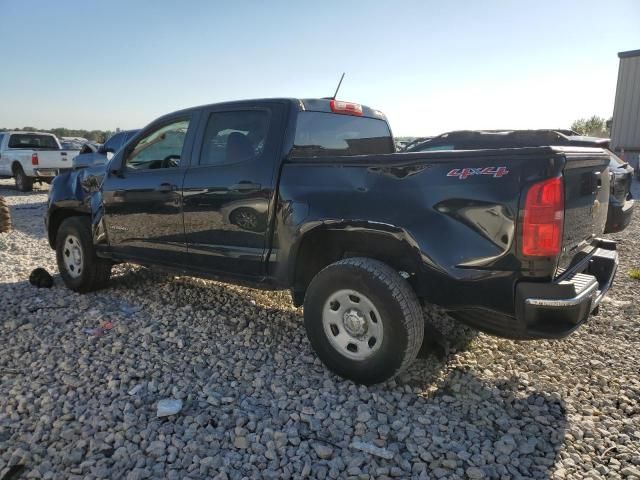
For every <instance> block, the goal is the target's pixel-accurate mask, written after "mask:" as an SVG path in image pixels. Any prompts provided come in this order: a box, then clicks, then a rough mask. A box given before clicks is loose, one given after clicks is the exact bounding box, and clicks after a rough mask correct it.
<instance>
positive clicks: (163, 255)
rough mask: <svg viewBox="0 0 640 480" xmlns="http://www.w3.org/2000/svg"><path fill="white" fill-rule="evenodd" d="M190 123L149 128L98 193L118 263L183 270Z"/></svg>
mask: <svg viewBox="0 0 640 480" xmlns="http://www.w3.org/2000/svg"><path fill="white" fill-rule="evenodd" d="M189 123H190V119H189V118H175V119H171V120H167V121H166V122H163V123H162V124H160V125H156V126H152V127H150V129H149V131H148V132H145V133H143V134H142V136H141V137H140V138H139V139H138V140H137V141H136V142H135V143H133V144H132V145H129V146H127V148H126V149H125V150H124V151H123V152H121V154H122V155H124V160H123V168H122V169H121V171H120V175H115V174H110V175H109V176H107V178H106V180H105V182H104V184H103V187H102V192H103V202H104V207H105V226H106V231H107V235H108V238H109V246H110V248H111V251H112V252H113V253H114V254H116V256H118V257H122V258H128V257H130V258H135V259H137V260H138V259H139V260H141V261H143V262H144V261H146V262H150V263H160V264H183V262H184V260H185V257H186V243H185V236H184V224H183V218H182V192H181V190H182V182H183V180H184V175H185V172H186V165H187V164H188V163H189V158H188V157H189V145H191V144H192V142H190V135H189V132H190V129H189Z"/></svg>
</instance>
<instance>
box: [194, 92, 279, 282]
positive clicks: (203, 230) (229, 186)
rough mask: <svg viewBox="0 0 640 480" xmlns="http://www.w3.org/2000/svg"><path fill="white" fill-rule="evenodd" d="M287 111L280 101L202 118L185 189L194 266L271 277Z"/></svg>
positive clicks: (215, 112) (207, 113) (232, 108)
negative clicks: (268, 260) (269, 254)
mask: <svg viewBox="0 0 640 480" xmlns="http://www.w3.org/2000/svg"><path fill="white" fill-rule="evenodd" d="M284 113H285V105H284V104H282V103H278V102H262V103H252V104H251V106H240V105H236V106H224V105H219V106H216V107H213V108H211V109H209V110H206V111H205V112H204V113H203V117H202V122H201V124H202V128H201V129H200V130H201V131H200V132H199V133H198V135H197V138H196V147H195V149H194V156H193V158H192V166H191V167H190V168H189V170H188V171H187V173H186V176H185V180H184V188H183V196H184V222H185V234H186V241H187V248H188V252H189V262H190V265H191V267H192V268H193V269H199V270H203V271H207V272H216V271H219V272H222V273H224V274H225V275H229V274H231V275H238V276H242V275H257V274H261V273H263V272H264V262H263V256H264V254H265V249H266V246H267V240H268V237H269V231H270V228H269V223H270V222H269V219H270V218H271V217H270V214H271V212H272V209H273V208H274V202H273V199H274V196H275V192H276V178H277V175H276V173H277V172H276V168H277V166H278V165H279V164H280V158H279V156H280V155H281V148H282V147H281V141H282V137H283V132H284Z"/></svg>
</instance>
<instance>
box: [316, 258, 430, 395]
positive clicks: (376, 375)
mask: <svg viewBox="0 0 640 480" xmlns="http://www.w3.org/2000/svg"><path fill="white" fill-rule="evenodd" d="M340 290H354V291H356V292H358V293H360V294H362V295H364V296H365V297H367V299H368V300H369V301H371V302H372V304H373V305H374V307H375V308H376V309H377V310H378V312H379V315H380V317H381V318H380V319H378V320H377V321H381V322H382V335H381V336H382V342H381V344H380V345H379V346H378V347H377V350H375V351H373V352H372V353H370V356H368V357H367V358H365V359H352V358H349V357H347V356H346V355H344V354H343V353H341V352H340V351H339V350H338V349H337V348H336V347H334V346H333V344H332V342H331V340H329V335H328V334H327V333H325V327H324V324H323V312H324V310H325V305H328V301H329V298H330V297H331V296H332V295H333V294H334V293H336V292H339V291H340ZM304 323H305V327H306V330H307V336H308V337H309V341H310V342H311V345H312V347H313V349H314V350H315V352H316V353H317V355H318V356H319V357H320V359H321V360H322V361H323V362H324V364H325V365H326V366H327V367H328V368H329V369H330V370H332V371H333V372H335V373H337V374H338V375H340V376H342V377H345V378H348V379H351V380H353V381H355V382H357V383H362V384H366V385H371V384H374V383H380V382H383V381H385V380H388V379H390V378H392V377H394V376H396V375H398V374H399V373H400V372H402V371H403V370H404V369H406V368H407V367H408V366H409V365H410V364H411V362H413V360H414V359H415V358H416V356H417V354H418V351H419V350H420V346H421V345H422V340H423V336H424V319H423V317H422V309H421V306H420V303H419V301H418V298H417V297H416V294H415V292H414V291H413V289H412V288H411V286H410V285H409V283H408V282H407V281H406V280H405V279H403V278H402V277H401V276H400V275H399V274H398V272H396V271H395V270H394V269H393V268H391V267H390V266H389V265H387V264H385V263H382V262H380V261H378V260H374V259H370V258H362V257H354V258H347V259H344V260H340V261H338V262H336V263H333V264H331V265H329V266H328V267H326V268H324V269H323V270H322V271H320V273H318V274H317V275H316V276H315V277H314V278H313V280H312V281H311V283H310V285H309V287H308V289H307V292H306V295H305V300H304ZM330 328H331V329H333V328H335V327H334V326H331V327H330ZM345 332H347V331H346V330H345ZM347 333H348V332H347ZM374 345H375V344H374Z"/></svg>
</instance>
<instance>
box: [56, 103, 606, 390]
mask: <svg viewBox="0 0 640 480" xmlns="http://www.w3.org/2000/svg"><path fill="white" fill-rule="evenodd" d="M394 150H395V148H394V144H393V138H392V135H391V131H390V129H389V126H388V123H387V121H386V119H385V117H384V115H383V114H382V113H381V112H379V111H377V110H373V109H371V108H368V107H365V106H362V105H359V104H354V103H347V102H342V101H338V100H330V99H313V100H298V99H271V100H251V101H239V102H230V103H223V104H215V105H208V106H202V107H196V108H191V109H188V110H182V111H179V112H176V113H172V114H170V115H166V116H164V117H162V118H159V119H158V120H156V121H154V122H153V123H151V124H150V125H149V126H147V127H146V128H144V129H143V130H141V131H140V132H139V133H138V134H137V135H136V136H135V137H134V138H133V139H131V140H130V141H129V142H128V143H127V145H125V146H124V148H122V149H121V150H120V151H118V152H117V153H116V155H115V156H114V157H113V158H112V159H111V161H110V162H109V163H108V164H107V165H104V166H99V167H89V168H86V169H82V170H78V171H75V172H71V173H68V174H64V175H60V176H58V177H57V178H56V179H55V180H54V182H53V185H52V188H51V189H50V193H49V195H50V196H49V208H48V211H47V215H46V225H47V230H48V236H49V243H50V245H51V247H52V248H54V249H55V250H56V252H57V259H58V266H59V269H60V273H61V275H62V278H63V280H64V282H65V283H66V285H67V286H68V287H69V288H71V289H73V290H75V291H78V292H88V291H91V290H95V289H97V288H100V287H103V286H105V285H106V283H107V281H108V279H109V275H110V272H111V266H112V265H113V264H114V263H118V262H132V263H137V264H141V265H146V266H153V267H157V268H162V269H166V270H169V271H175V272H180V273H183V274H189V275H195V276H201V277H207V278H212V279H218V280H223V281H227V282H233V283H239V284H246V285H251V286H257V287H259V288H264V289H290V290H291V294H292V298H293V302H294V303H295V304H296V305H304V322H305V327H306V330H307V334H308V337H309V340H310V342H311V344H312V346H313V348H314V349H315V351H316V352H317V354H318V355H319V357H320V358H321V359H322V360H323V361H324V363H325V364H326V365H327V366H328V367H329V368H330V369H332V370H333V371H334V372H337V373H338V374H340V375H342V376H344V377H347V378H350V379H353V380H355V381H357V382H361V383H365V384H371V383H376V382H381V381H384V380H385V379H388V378H390V377H392V376H394V375H396V374H397V373H399V372H400V371H402V370H403V369H404V368H405V367H407V366H408V365H409V363H410V362H411V361H412V360H413V359H414V358H415V357H416V355H417V353H418V351H419V349H420V347H421V345H422V342H423V336H424V318H423V309H422V304H423V303H432V304H437V305H440V306H442V307H444V308H446V309H447V310H449V311H450V312H451V313H452V314H453V315H454V316H455V317H456V318H459V319H460V320H461V321H463V322H465V323H467V324H469V325H472V326H475V327H477V328H480V329H481V330H484V331H486V332H489V333H492V334H496V335H501V336H505V337H509V338H518V339H537V338H559V337H563V336H566V335H568V334H569V333H570V332H572V331H573V330H574V329H576V328H577V327H578V326H579V325H580V324H581V323H583V322H584V321H585V320H586V319H587V318H588V317H589V315H590V313H591V312H592V311H593V310H595V309H596V308H597V306H598V304H599V302H600V300H601V299H602V297H603V296H604V294H605V293H606V291H607V290H608V289H609V287H610V285H611V282H612V280H613V277H614V275H615V271H616V267H617V262H618V261H617V253H616V247H615V243H613V242H610V241H605V240H602V239H600V238H599V235H600V234H602V232H603V230H604V225H605V221H606V216H607V203H608V197H609V172H608V165H609V157H608V155H607V154H606V153H605V152H604V151H602V150H601V149H596V148H577V147H536V148H507V149H487V150H476V151H442V152H440V151H434V152H424V153H395V151H394Z"/></svg>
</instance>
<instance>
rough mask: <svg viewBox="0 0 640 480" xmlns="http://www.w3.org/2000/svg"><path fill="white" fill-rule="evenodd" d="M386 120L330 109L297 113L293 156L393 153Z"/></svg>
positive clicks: (391, 138)
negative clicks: (332, 111) (335, 111)
mask: <svg viewBox="0 0 640 480" xmlns="http://www.w3.org/2000/svg"><path fill="white" fill-rule="evenodd" d="M394 152H395V146H394V144H393V137H392V136H391V130H390V129H389V125H388V124H387V122H386V121H385V120H382V119H378V118H371V117H364V116H356V115H344V114H337V113H330V112H314V111H302V112H300V113H299V114H298V120H297V125H296V134H295V140H294V146H293V149H292V151H291V156H292V157H298V158H300V157H330V156H350V155H372V154H385V153H394Z"/></svg>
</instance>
